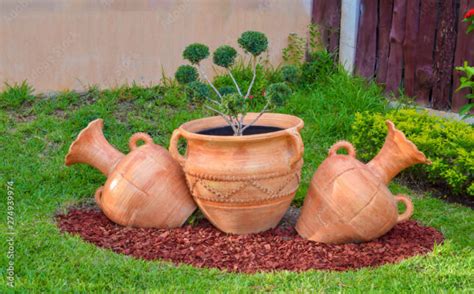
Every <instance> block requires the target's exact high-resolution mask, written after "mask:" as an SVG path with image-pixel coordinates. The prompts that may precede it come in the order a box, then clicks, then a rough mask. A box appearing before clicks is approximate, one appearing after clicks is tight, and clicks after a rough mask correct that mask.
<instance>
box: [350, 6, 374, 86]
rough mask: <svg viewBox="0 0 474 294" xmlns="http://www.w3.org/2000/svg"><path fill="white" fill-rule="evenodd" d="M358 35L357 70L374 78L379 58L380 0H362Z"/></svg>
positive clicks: (365, 75) (367, 76)
mask: <svg viewBox="0 0 474 294" xmlns="http://www.w3.org/2000/svg"><path fill="white" fill-rule="evenodd" d="M361 8H362V9H361V11H362V12H361V15H360V20H359V33H358V35H357V50H356V58H355V70H356V73H357V74H358V75H361V76H364V77H366V78H369V79H371V78H373V77H374V74H375V63H376V60H377V56H376V54H377V51H376V50H377V24H378V23H377V22H378V21H377V18H378V1H377V0H362V2H361Z"/></svg>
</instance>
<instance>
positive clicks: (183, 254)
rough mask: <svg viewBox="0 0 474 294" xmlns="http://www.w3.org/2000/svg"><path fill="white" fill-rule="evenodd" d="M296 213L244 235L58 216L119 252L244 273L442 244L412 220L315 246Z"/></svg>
mask: <svg viewBox="0 0 474 294" xmlns="http://www.w3.org/2000/svg"><path fill="white" fill-rule="evenodd" d="M297 214H298V211H297V210H296V209H295V208H292V209H290V210H289V213H287V215H286V216H285V218H284V219H283V221H282V223H281V224H280V225H279V226H278V227H277V228H275V229H272V230H268V231H265V232H263V233H258V234H251V235H241V236H239V235H231V234H226V233H222V232H221V231H219V230H218V229H216V228H214V227H213V226H212V225H211V224H210V223H209V222H208V221H206V220H202V221H200V222H199V223H198V224H195V225H193V226H191V225H185V226H183V227H181V228H177V229H140V228H130V227H122V226H119V225H117V224H114V223H113V222H111V221H110V220H109V219H108V218H107V217H106V216H105V215H104V214H103V213H102V212H101V211H99V210H98V209H91V208H73V209H71V210H69V211H68V212H67V213H66V214H62V215H57V216H56V220H57V224H58V226H59V228H60V229H61V231H63V232H69V233H71V234H75V235H79V236H80V237H81V238H82V239H84V240H86V241H88V242H91V243H93V244H96V245H97V246H99V247H103V248H107V249H111V250H113V251H115V252H117V253H122V254H127V255H131V256H134V257H136V258H141V259H145V260H158V259H159V260H167V261H171V262H173V263H175V264H179V263H185V264H190V265H193V266H195V267H200V268H218V269H221V270H226V271H230V272H243V273H254V272H268V271H277V270H289V271H306V270H310V269H319V270H336V271H345V270H351V269H358V268H362V267H376V266H380V265H383V264H387V263H396V262H399V261H401V260H403V259H406V258H409V257H412V256H415V255H422V254H426V253H428V252H430V251H432V249H433V246H434V244H435V243H437V244H440V243H441V242H442V241H443V235H442V234H441V233H440V232H438V231H437V230H435V229H434V228H431V227H425V226H422V225H420V224H419V223H417V222H416V221H413V220H410V221H406V222H403V223H400V224H397V225H396V226H395V227H394V228H393V229H392V230H391V231H390V232H388V233H387V234H386V235H384V236H382V237H381V238H378V239H376V240H374V241H371V242H367V243H360V244H344V245H328V244H322V243H316V242H311V241H307V240H304V239H303V238H301V237H299V236H298V234H297V233H296V231H295V230H294V228H293V225H294V221H295V220H296V217H297Z"/></svg>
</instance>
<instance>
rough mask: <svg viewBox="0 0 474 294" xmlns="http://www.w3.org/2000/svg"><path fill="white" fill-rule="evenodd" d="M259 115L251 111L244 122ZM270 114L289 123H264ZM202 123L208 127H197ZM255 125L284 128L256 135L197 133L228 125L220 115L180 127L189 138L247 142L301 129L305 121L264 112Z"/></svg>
mask: <svg viewBox="0 0 474 294" xmlns="http://www.w3.org/2000/svg"><path fill="white" fill-rule="evenodd" d="M257 115H258V113H254V112H249V113H248V114H247V116H246V117H245V120H244V122H247V123H248V122H250V121H252V120H253V119H254V118H255V117H256V116H257ZM270 116H271V117H273V118H275V119H279V121H280V122H281V121H284V122H288V125H287V126H282V125H281V124H276V123H274V124H272V123H271V122H270V123H269V122H267V123H262V122H264V121H265V118H267V121H268V119H269V117H270ZM244 124H245V123H244ZM200 125H201V126H202V125H205V126H206V127H201V128H199V127H197V126H200ZM254 125H255V126H268V127H280V128H282V130H280V131H275V132H269V133H263V134H256V135H246V136H215V135H203V134H198V133H197V132H199V131H202V130H205V129H210V128H216V127H222V126H227V123H226V122H225V121H224V119H223V118H222V117H220V116H210V117H205V118H200V119H195V120H192V121H188V122H186V123H184V124H182V125H181V126H180V127H179V128H178V129H179V132H180V133H181V135H182V136H183V137H185V138H187V139H196V140H203V141H215V142H216V141H217V142H247V141H256V140H266V139H270V138H275V137H280V136H282V135H286V134H288V132H291V131H293V130H296V131H299V130H301V129H302V128H303V126H304V122H303V120H302V119H301V118H299V117H297V116H294V115H290V114H282V113H264V114H263V115H262V116H261V117H260V119H259V120H258V121H257V122H256V123H255V124H254Z"/></svg>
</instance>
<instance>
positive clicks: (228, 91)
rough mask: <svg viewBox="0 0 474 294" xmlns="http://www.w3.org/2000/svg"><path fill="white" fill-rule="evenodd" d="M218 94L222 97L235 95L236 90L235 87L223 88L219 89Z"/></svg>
mask: <svg viewBox="0 0 474 294" xmlns="http://www.w3.org/2000/svg"><path fill="white" fill-rule="evenodd" d="M219 93H221V95H222V96H224V95H227V94H232V93H237V90H236V89H235V86H223V87H221V88H219Z"/></svg>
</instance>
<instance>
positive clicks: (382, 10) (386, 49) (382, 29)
mask: <svg viewBox="0 0 474 294" xmlns="http://www.w3.org/2000/svg"><path fill="white" fill-rule="evenodd" d="M392 12H393V0H381V1H380V4H379V24H378V26H379V33H378V38H377V39H378V40H377V44H378V45H377V62H376V63H377V64H376V71H375V72H376V79H377V82H378V83H380V84H382V83H385V80H386V79H387V68H388V56H389V53H390V28H391V27H392Z"/></svg>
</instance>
